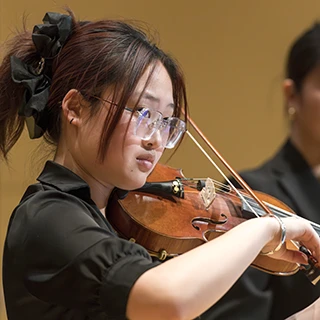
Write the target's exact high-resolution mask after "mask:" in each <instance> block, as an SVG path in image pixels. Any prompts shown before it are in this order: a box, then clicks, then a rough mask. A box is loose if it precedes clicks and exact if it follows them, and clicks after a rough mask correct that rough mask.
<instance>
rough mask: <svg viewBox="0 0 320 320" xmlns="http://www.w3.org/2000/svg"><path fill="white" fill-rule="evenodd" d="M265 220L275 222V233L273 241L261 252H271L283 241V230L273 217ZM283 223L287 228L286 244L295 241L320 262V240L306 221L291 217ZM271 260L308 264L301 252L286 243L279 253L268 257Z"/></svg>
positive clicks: (284, 219)
mask: <svg viewBox="0 0 320 320" xmlns="http://www.w3.org/2000/svg"><path fill="white" fill-rule="evenodd" d="M264 219H271V220H273V224H274V228H275V232H274V236H273V239H272V240H271V241H269V242H268V243H267V244H266V245H265V246H264V247H263V249H262V250H261V252H269V251H272V250H274V249H275V248H276V247H277V246H278V244H279V242H280V241H281V236H282V234H281V233H282V232H283V231H282V228H281V225H280V223H279V221H277V219H275V218H273V217H267V218H264ZM281 221H282V223H283V224H284V226H285V233H286V242H288V241H289V240H293V241H295V242H298V243H299V246H301V245H302V246H304V247H306V248H307V249H308V250H309V251H310V252H311V254H312V255H313V257H314V258H315V259H316V260H317V261H320V238H319V236H318V234H317V233H316V231H315V230H314V229H313V228H312V226H311V225H310V224H309V223H308V222H306V221H305V220H302V219H300V218H299V217H290V218H283V219H281ZM268 256H269V257H270V258H274V259H279V260H285V261H289V262H293V263H300V264H308V258H307V256H306V255H305V254H304V253H302V252H301V251H299V250H292V249H289V248H287V246H286V243H284V245H282V246H281V248H280V249H279V250H278V251H275V252H273V253H272V254H270V255H268Z"/></svg>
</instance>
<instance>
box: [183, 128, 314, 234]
mask: <svg viewBox="0 0 320 320" xmlns="http://www.w3.org/2000/svg"><path fill="white" fill-rule="evenodd" d="M186 133H187V134H188V136H189V137H190V138H191V140H192V141H193V142H194V143H195V144H196V146H197V147H198V148H199V149H200V151H201V152H202V153H203V154H204V155H205V157H206V158H207V159H208V160H209V161H210V162H211V164H212V165H213V166H214V167H215V168H216V170H217V171H218V172H219V173H220V174H221V176H222V177H223V178H224V179H225V180H226V181H227V182H228V185H226V184H223V183H221V182H219V181H216V180H213V179H212V181H213V182H214V183H215V184H216V185H217V186H218V188H217V190H218V191H219V192H220V193H221V195H222V196H223V195H224V194H226V193H227V192H229V194H228V197H230V196H232V197H235V198H237V196H236V195H233V194H230V191H231V190H230V187H231V188H232V189H233V190H234V192H236V193H237V194H238V196H239V198H240V199H241V200H242V201H243V202H244V203H245V204H246V205H247V206H248V207H249V209H250V210H251V212H252V213H253V214H254V215H255V216H256V217H257V218H260V217H261V216H260V215H259V214H258V213H257V212H256V211H255V210H254V209H253V208H252V206H251V205H250V203H249V202H248V201H247V200H246V198H247V199H251V200H253V201H255V203H256V204H258V203H257V202H256V200H255V199H253V198H252V197H249V196H248V194H247V193H244V192H241V191H239V190H238V189H237V188H236V187H235V186H234V185H233V184H232V183H231V181H230V180H229V179H228V177H227V176H226V175H225V174H224V173H223V172H222V170H221V169H220V168H219V167H218V165H217V164H216V163H215V162H214V161H213V160H212V159H211V157H210V156H209V154H208V153H207V152H206V151H205V150H204V149H203V148H202V146H201V145H200V144H199V143H198V141H197V140H196V139H195V138H194V137H193V135H192V134H191V133H190V132H189V130H187V131H186ZM225 188H229V191H226V190H225ZM263 202H264V203H265V204H266V205H267V206H268V207H269V208H271V207H273V208H275V209H276V210H277V211H280V212H281V213H282V215H283V216H284V217H295V218H298V219H302V220H305V221H307V222H308V223H310V224H311V225H312V227H313V228H314V229H315V230H316V231H318V235H320V225H318V224H316V223H315V222H312V221H309V220H307V219H305V218H302V217H300V216H298V215H296V214H293V213H290V212H288V211H286V210H284V209H281V208H278V207H276V206H273V205H271V204H269V203H267V202H266V201H263ZM258 205H259V210H261V211H262V208H261V207H260V204H258ZM273 214H276V213H275V212H273Z"/></svg>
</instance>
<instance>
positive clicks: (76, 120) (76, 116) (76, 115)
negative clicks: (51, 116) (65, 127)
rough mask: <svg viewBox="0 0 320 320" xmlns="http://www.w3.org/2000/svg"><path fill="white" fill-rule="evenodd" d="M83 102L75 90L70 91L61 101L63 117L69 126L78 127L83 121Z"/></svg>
mask: <svg viewBox="0 0 320 320" xmlns="http://www.w3.org/2000/svg"><path fill="white" fill-rule="evenodd" d="M84 106H85V101H84V99H83V96H82V94H81V93H80V92H79V91H78V90H76V89H71V90H69V91H68V92H67V94H66V95H65V96H64V98H63V100H62V104H61V107H62V112H63V115H64V117H65V119H66V121H68V122H69V123H70V124H73V125H76V126H78V125H79V124H80V123H81V121H82V120H83V107H84Z"/></svg>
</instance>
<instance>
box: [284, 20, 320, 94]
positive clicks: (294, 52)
mask: <svg viewBox="0 0 320 320" xmlns="http://www.w3.org/2000/svg"><path fill="white" fill-rule="evenodd" d="M319 62H320V24H319V23H318V22H316V23H314V25H313V26H312V27H311V28H309V29H308V30H306V31H305V32H303V33H302V34H301V35H300V36H299V37H298V38H297V39H296V40H295V41H294V43H293V44H292V46H291V47H290V49H289V53H288V58H287V65H286V77H287V78H289V79H291V80H293V81H294V84H295V88H296V90H297V91H298V92H299V91H300V90H301V88H302V85H303V81H304V80H305V78H306V76H307V75H308V74H309V73H310V71H312V70H313V69H314V68H315V67H316V66H317V65H318V64H319Z"/></svg>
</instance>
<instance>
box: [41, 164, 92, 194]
mask: <svg viewBox="0 0 320 320" xmlns="http://www.w3.org/2000/svg"><path fill="white" fill-rule="evenodd" d="M37 180H38V181H39V182H41V183H42V184H44V185H48V186H51V187H53V188H55V189H58V190H60V191H63V192H67V193H72V194H81V195H82V196H84V195H85V196H86V197H88V198H91V197H90V187H89V185H88V184H87V183H86V182H85V181H84V180H83V179H81V178H80V177H79V176H78V175H76V174H75V173H74V172H72V171H71V170H69V169H68V168H66V167H64V166H62V165H60V164H58V163H56V162H53V161H47V162H46V164H45V166H44V168H43V170H42V172H41V174H40V176H39V177H38V179H37Z"/></svg>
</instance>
